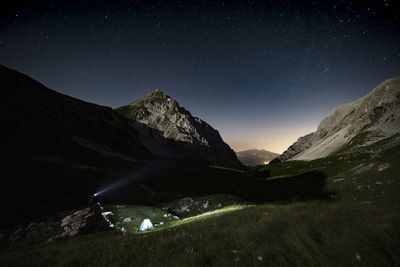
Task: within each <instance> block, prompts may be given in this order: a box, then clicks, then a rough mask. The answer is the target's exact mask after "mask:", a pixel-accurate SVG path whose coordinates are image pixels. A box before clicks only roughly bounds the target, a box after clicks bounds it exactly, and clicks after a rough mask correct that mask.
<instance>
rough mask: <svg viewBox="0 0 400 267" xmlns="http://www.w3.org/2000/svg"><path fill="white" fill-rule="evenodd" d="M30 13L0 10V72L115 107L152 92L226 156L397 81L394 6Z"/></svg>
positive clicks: (260, 5)
mask: <svg viewBox="0 0 400 267" xmlns="http://www.w3.org/2000/svg"><path fill="white" fill-rule="evenodd" d="M31 2H34V3H29V2H28V3H24V2H16V1H14V4H13V5H5V4H4V2H2V7H1V11H0V64H2V65H5V66H7V67H9V68H12V69H16V70H18V71H20V72H23V73H26V74H28V75H29V76H31V77H32V78H34V79H36V80H38V81H40V82H41V83H43V84H44V85H46V86H47V87H49V88H52V89H54V90H56V91H59V92H62V93H65V94H68V95H71V96H74V97H77V98H80V99H83V100H86V101H89V102H94V103H97V104H102V105H106V106H111V107H114V108H115V107H118V106H121V105H126V104H128V103H130V102H132V101H134V100H136V99H137V98H139V97H141V96H143V95H145V94H147V93H148V92H150V91H152V90H154V89H157V88H158V89H161V90H162V91H163V92H165V93H166V94H168V95H169V96H171V97H172V98H175V99H176V100H177V101H178V102H179V103H180V105H181V106H183V107H185V108H187V109H188V110H189V111H191V112H192V114H193V115H194V116H197V117H200V118H202V119H203V120H205V121H207V122H208V123H210V124H211V125H212V126H213V127H215V128H216V129H218V130H219V131H220V133H221V135H222V137H223V138H224V140H225V141H226V142H227V143H228V144H229V145H231V147H232V148H234V149H235V150H243V149H249V148H264V149H267V150H270V151H273V152H278V153H281V152H283V151H284V150H285V149H286V148H287V147H288V146H289V145H290V144H291V143H293V142H294V141H295V140H296V139H297V138H298V137H299V136H301V135H304V134H307V133H309V132H312V131H314V130H315V129H316V127H317V125H318V123H319V122H320V121H321V120H322V119H323V118H324V117H326V116H328V115H329V113H330V112H331V111H332V109H333V108H334V107H336V106H338V105H340V104H343V103H346V102H349V101H353V100H356V99H357V98H360V97H362V96H364V95H366V94H367V93H368V92H370V91H371V90H372V89H373V88H374V87H375V86H376V85H377V84H379V83H380V82H382V81H383V80H384V79H387V78H391V77H393V76H397V75H400V18H399V16H398V15H397V14H400V9H399V8H398V7H397V6H395V5H394V4H395V3H396V1H389V0H387V1H383V0H382V1H368V0H365V1H361V3H359V2H358V1H320V2H317V1H316V2H314V3H313V4H311V3H310V2H311V1H271V2H270V1H245V2H238V1H225V2H223V1H181V2H177V1H159V2H155V1H108V2H103V1H91V2H85V1H70V2H73V3H74V4H71V3H66V2H63V1H31ZM90 3H91V4H90Z"/></svg>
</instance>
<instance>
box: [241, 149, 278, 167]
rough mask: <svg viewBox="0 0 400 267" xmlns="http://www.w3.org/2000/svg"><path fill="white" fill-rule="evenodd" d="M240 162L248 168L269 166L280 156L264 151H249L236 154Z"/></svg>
mask: <svg viewBox="0 0 400 267" xmlns="http://www.w3.org/2000/svg"><path fill="white" fill-rule="evenodd" d="M236 155H237V156H238V158H239V160H240V162H242V163H243V164H244V165H247V166H257V165H265V164H268V163H269V162H270V161H271V160H273V159H274V158H276V157H278V156H279V154H277V153H273V152H270V151H267V150H264V149H249V150H244V151H238V152H236Z"/></svg>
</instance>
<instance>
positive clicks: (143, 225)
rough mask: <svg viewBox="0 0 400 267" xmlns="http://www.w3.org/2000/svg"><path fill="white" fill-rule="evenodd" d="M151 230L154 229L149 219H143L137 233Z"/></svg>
mask: <svg viewBox="0 0 400 267" xmlns="http://www.w3.org/2000/svg"><path fill="white" fill-rule="evenodd" d="M152 228H154V226H153V224H152V223H151V221H150V219H144V220H143V222H142V223H141V224H140V226H139V231H146V230H149V229H152Z"/></svg>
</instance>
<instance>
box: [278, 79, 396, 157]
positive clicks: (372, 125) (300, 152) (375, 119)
mask: <svg viewBox="0 0 400 267" xmlns="http://www.w3.org/2000/svg"><path fill="white" fill-rule="evenodd" d="M399 134H400V76H398V77H395V78H392V79H388V80H385V81H384V82H382V83H381V84H379V85H378V86H377V87H376V88H375V89H374V90H372V92H370V93H369V94H368V95H366V96H364V97H362V98H360V99H358V100H356V101H354V102H351V103H347V104H343V105H341V106H339V107H337V108H336V109H334V110H333V112H332V113H331V115H330V116H329V117H327V118H325V119H324V120H322V122H321V123H320V124H319V125H318V128H317V131H316V132H313V133H310V134H308V135H306V136H303V137H300V138H299V139H298V140H297V141H296V142H295V143H294V144H293V145H292V146H290V147H289V148H288V149H287V150H286V151H285V152H284V153H283V154H282V155H281V156H280V157H279V160H281V161H285V160H313V159H317V158H322V157H326V156H329V155H331V154H333V153H335V152H338V151H340V150H341V149H342V148H343V147H344V146H345V145H355V144H356V143H357V142H355V141H356V139H357V138H358V139H359V138H363V140H364V141H365V142H366V143H368V144H372V143H375V142H378V141H380V140H382V139H384V138H388V137H393V136H398V135H399ZM365 142H363V143H365Z"/></svg>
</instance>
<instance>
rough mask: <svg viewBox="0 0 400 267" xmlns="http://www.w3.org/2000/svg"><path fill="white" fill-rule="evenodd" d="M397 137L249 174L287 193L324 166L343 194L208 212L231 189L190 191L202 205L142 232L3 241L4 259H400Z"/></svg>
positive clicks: (258, 262)
mask: <svg viewBox="0 0 400 267" xmlns="http://www.w3.org/2000/svg"><path fill="white" fill-rule="evenodd" d="M358 138H369V137H368V136H364V137H358ZM396 138H398V137H394V138H391V139H383V140H381V141H380V142H378V143H375V144H372V145H364V146H360V147H357V145H355V144H362V142H361V143H360V142H358V141H360V140H357V139H355V140H353V141H354V145H353V146H351V147H347V148H346V147H345V148H344V149H343V150H342V151H340V152H339V153H338V154H335V155H332V156H330V157H328V158H324V159H317V160H314V161H311V162H303V161H297V162H284V163H279V164H271V165H268V166H265V167H263V168H262V169H261V171H265V172H266V171H268V172H269V173H270V175H271V177H269V178H256V180H254V181H253V180H251V178H249V177H243V178H242V179H243V181H248V182H249V183H254V185H258V186H252V187H248V188H246V187H244V186H243V189H242V190H250V189H251V190H252V191H251V192H253V191H254V192H258V191H256V190H257V188H258V187H262V186H265V187H266V188H269V189H268V190H266V189H263V190H265V191H260V192H266V193H268V194H270V195H273V193H274V192H275V191H280V192H279V193H278V194H277V196H280V195H282V194H283V193H284V192H289V191H290V190H292V189H294V188H293V187H296V188H297V189H298V190H300V192H301V191H303V190H304V189H303V188H302V187H307V186H309V184H307V183H304V184H303V183H302V182H301V183H297V184H296V183H295V179H289V178H288V177H292V176H293V175H298V176H296V177H297V178H296V179H300V180H301V179H303V180H304V181H306V180H307V179H308V177H307V175H306V176H304V175H302V174H304V173H307V172H309V171H316V172H318V173H322V174H323V175H324V177H325V178H326V186H325V187H326V188H325V190H326V191H330V192H332V193H333V195H334V199H335V200H334V201H324V200H313V201H299V202H293V201H292V202H287V201H283V202H282V203H285V204H276V203H275V204H262V205H257V206H247V207H244V206H227V207H225V208H223V209H221V210H218V211H206V210H201V209H197V208H198V207H201V205H202V204H203V203H204V201H207V199H208V200H209V201H210V203H212V206H214V207H215V205H217V203H220V202H223V201H226V202H225V204H226V205H228V204H229V201H228V199H229V198H228V195H223V194H221V195H214V198H215V201H211V198H212V196H206V195H204V196H197V197H192V199H193V201H191V200H189V199H188V198H186V200H182V199H181V200H176V201H172V202H169V203H167V204H168V205H169V206H170V207H173V208H174V209H175V210H178V209H179V208H181V207H182V205H186V204H188V203H189V204H190V203H192V204H191V206H190V211H191V212H192V213H191V212H189V213H188V214H186V215H187V218H185V219H183V220H171V221H169V222H167V223H166V224H165V225H164V227H162V228H158V230H160V231H148V232H142V233H140V234H137V233H136V232H135V227H137V226H138V225H137V223H136V224H135V225H134V224H132V227H131V228H130V229H131V230H132V232H133V233H129V232H127V233H122V232H120V231H113V232H107V233H98V234H90V235H85V236H78V237H76V238H72V239H70V240H66V241H59V242H56V243H54V244H48V243H47V242H44V241H40V242H32V241H29V240H25V241H22V242H20V243H17V244H14V245H11V246H7V247H3V248H1V249H0V266H76V265H81V266H110V265H112V266H400V256H399V253H398V251H400V228H399V227H398V226H399V224H400V212H399V210H400V197H399V196H400V194H399V192H400V179H399V173H400V146H399V145H393V144H394V143H393V142H397V141H396V140H398V139H396ZM391 144H392V145H391ZM355 150H357V153H348V152H349V151H350V152H354V151H355ZM218 171H221V175H229V174H233V173H237V172H235V171H231V170H221V169H218ZM222 171H223V172H222ZM244 175H245V174H244ZM216 177H217V176H216ZM246 179H250V180H246ZM224 181H226V180H224ZM241 181H242V180H241ZM277 181H284V182H277ZM255 182H256V183H255ZM243 185H244V182H243ZM226 186H227V187H229V185H228V184H226ZM235 186H236V185H235ZM282 187H283V188H282ZM245 188H246V189H245ZM289 189H290V190H289ZM285 190H289V191H285ZM251 192H250V191H249V193H251ZM260 192H259V193H260ZM272 199H273V198H272ZM230 204H233V203H230ZM159 207H162V205H160V206H159ZM204 211H205V213H202V212H204ZM164 212H165V211H163V210H161V209H160V208H151V207H150V208H149V207H140V208H138V209H137V210H135V208H133V209H124V208H120V209H118V211H116V212H115V213H116V216H120V218H124V217H128V216H132V217H135V216H136V217H140V216H142V217H143V218H144V217H146V218H147V217H148V218H151V219H152V220H154V222H158V220H159V219H160V218H163V219H165V217H163V216H164V214H165V213H164ZM135 214H136V215H135ZM138 214H141V215H140V216H139V215H138ZM161 216H162V217H161ZM140 218H141V217H140ZM141 219H142V218H141ZM141 219H140V220H141ZM140 220H138V222H139V221H140ZM156 229H157V228H156ZM161 229H162V230H161Z"/></svg>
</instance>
